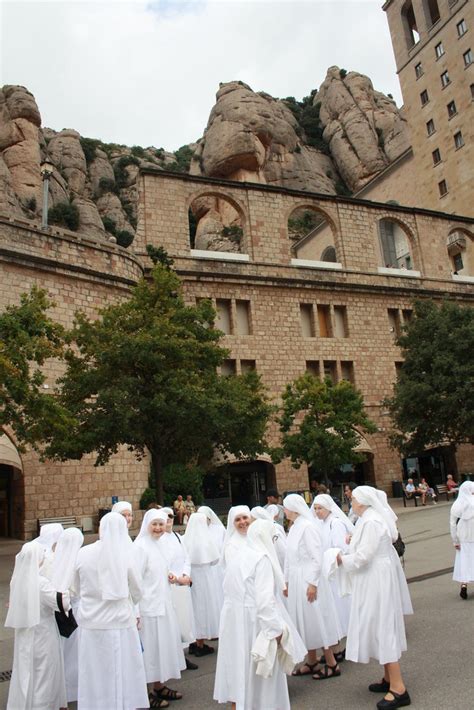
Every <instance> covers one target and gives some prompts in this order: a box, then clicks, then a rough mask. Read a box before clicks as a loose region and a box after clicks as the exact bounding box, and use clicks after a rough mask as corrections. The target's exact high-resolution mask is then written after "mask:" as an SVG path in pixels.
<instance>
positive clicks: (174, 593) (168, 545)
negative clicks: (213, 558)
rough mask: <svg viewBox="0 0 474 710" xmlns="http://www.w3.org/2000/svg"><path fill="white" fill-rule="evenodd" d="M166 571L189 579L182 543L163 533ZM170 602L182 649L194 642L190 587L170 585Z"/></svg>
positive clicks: (180, 539)
mask: <svg viewBox="0 0 474 710" xmlns="http://www.w3.org/2000/svg"><path fill="white" fill-rule="evenodd" d="M159 545H160V550H162V551H163V554H164V556H165V559H166V562H167V564H168V570H169V571H170V572H171V573H172V574H174V575H175V576H176V577H182V576H183V575H186V576H187V577H191V563H190V561H189V555H188V553H187V552H186V547H185V545H184V542H183V540H182V538H181V536H179V535H178V534H177V533H175V532H171V533H165V534H164V535H162V537H161V538H160V540H159ZM170 591H171V602H172V604H173V608H174V610H175V612H176V616H177V619H178V624H179V630H180V633H181V642H182V644H183V649H185V648H188V646H189V644H190V643H194V641H195V640H196V625H195V621H194V610H193V600H192V598H191V587H189V586H188V585H185V584H181V585H180V584H172V585H171V590H170Z"/></svg>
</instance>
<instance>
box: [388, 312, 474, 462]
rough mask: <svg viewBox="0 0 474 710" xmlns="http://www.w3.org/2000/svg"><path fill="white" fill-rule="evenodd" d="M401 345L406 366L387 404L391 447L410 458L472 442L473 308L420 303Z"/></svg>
mask: <svg viewBox="0 0 474 710" xmlns="http://www.w3.org/2000/svg"><path fill="white" fill-rule="evenodd" d="M398 344H399V345H400V347H401V348H402V355H403V357H404V362H403V365H402V367H401V370H400V374H399V378H398V381H397V382H396V384H395V387H394V394H393V397H392V398H391V399H389V400H388V401H387V402H386V404H387V405H388V407H389V410H390V412H391V416H392V419H393V422H394V424H395V427H396V429H397V431H396V432H394V433H393V434H392V436H391V442H392V444H393V446H394V447H395V448H397V449H399V451H400V452H401V453H404V454H409V453H416V452H419V451H423V450H424V449H425V448H427V447H429V446H433V445H437V444H439V443H440V442H441V441H446V440H447V441H449V442H450V443H451V444H452V445H453V446H457V445H458V444H462V443H470V444H474V358H473V353H474V309H473V308H472V307H470V306H460V305H458V304H457V303H454V302H450V301H445V302H443V303H442V304H441V305H437V304H436V303H434V302H433V301H417V302H415V304H414V312H413V316H412V318H411V320H410V322H409V324H408V325H407V326H406V328H405V330H404V332H403V333H402V335H401V337H400V338H399V339H398Z"/></svg>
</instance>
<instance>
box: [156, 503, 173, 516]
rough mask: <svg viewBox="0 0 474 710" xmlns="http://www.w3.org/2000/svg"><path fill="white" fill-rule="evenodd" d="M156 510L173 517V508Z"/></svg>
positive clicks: (166, 507)
mask: <svg viewBox="0 0 474 710" xmlns="http://www.w3.org/2000/svg"><path fill="white" fill-rule="evenodd" d="M158 510H163V511H164V512H165V513H168V515H172V516H173V517H174V511H173V508H169V507H168V506H165V507H164V508H158Z"/></svg>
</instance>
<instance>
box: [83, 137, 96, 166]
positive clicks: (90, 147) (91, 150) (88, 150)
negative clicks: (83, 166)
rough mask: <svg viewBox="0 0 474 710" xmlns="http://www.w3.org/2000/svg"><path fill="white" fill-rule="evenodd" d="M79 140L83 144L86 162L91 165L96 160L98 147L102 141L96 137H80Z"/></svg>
mask: <svg viewBox="0 0 474 710" xmlns="http://www.w3.org/2000/svg"><path fill="white" fill-rule="evenodd" d="M79 142H80V144H81V148H82V152H83V153H84V157H85V159H86V163H87V165H89V164H90V163H92V161H93V160H94V158H95V156H96V152H97V148H98V147H99V146H100V145H101V142H100V141H98V140H96V139H95V138H80V139H79Z"/></svg>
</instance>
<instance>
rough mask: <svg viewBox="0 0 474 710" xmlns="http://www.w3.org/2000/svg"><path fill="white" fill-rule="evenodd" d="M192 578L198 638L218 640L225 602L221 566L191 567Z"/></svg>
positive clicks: (192, 594)
mask: <svg viewBox="0 0 474 710" xmlns="http://www.w3.org/2000/svg"><path fill="white" fill-rule="evenodd" d="M191 578H192V580H193V586H192V587H191V598H192V600H193V610H194V623H195V630H196V638H197V639H213V638H217V637H218V636H219V619H220V614H221V609H222V604H223V601H224V596H223V591H222V575H221V570H220V566H219V564H217V563H216V564H203V565H191Z"/></svg>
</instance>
